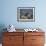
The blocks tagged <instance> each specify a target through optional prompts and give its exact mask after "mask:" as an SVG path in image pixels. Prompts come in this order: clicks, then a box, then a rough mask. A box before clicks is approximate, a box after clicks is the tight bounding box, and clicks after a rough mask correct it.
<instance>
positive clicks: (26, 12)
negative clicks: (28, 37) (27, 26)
mask: <svg viewBox="0 0 46 46" xmlns="http://www.w3.org/2000/svg"><path fill="white" fill-rule="evenodd" d="M17 21H20V22H34V21H35V7H18V8H17Z"/></svg>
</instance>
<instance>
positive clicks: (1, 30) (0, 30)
mask: <svg viewBox="0 0 46 46" xmlns="http://www.w3.org/2000/svg"><path fill="white" fill-rule="evenodd" d="M4 28H6V27H5V25H4V24H0V43H2V36H3V34H2V32H5V31H6V30H3V29H4Z"/></svg>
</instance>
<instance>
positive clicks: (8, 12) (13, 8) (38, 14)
mask: <svg viewBox="0 0 46 46" xmlns="http://www.w3.org/2000/svg"><path fill="white" fill-rule="evenodd" d="M0 4H1V9H0V10H1V14H0V25H1V24H2V25H3V26H4V25H5V26H7V25H9V24H13V25H14V26H15V27H16V28H29V27H30V28H31V27H32V28H34V27H35V28H36V27H40V28H43V29H45V28H46V21H45V20H46V6H45V4H46V1H44V0H42V1H41V0H20V1H19V0H0ZM17 7H35V22H17Z"/></svg>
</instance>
